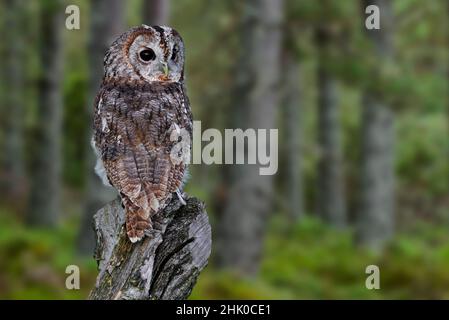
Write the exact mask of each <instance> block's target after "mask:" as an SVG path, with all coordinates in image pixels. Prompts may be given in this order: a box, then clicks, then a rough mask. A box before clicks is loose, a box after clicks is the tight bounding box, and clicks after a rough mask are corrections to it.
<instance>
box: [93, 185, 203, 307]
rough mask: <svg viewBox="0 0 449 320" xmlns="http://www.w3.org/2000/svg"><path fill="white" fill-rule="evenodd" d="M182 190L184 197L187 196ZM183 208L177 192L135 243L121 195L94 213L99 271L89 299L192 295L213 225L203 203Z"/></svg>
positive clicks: (193, 202)
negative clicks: (128, 232) (126, 228)
mask: <svg viewBox="0 0 449 320" xmlns="http://www.w3.org/2000/svg"><path fill="white" fill-rule="evenodd" d="M186 196H187V195H186V194H184V198H186ZM186 202H187V205H185V206H183V205H182V204H181V203H180V201H179V199H178V198H177V197H176V196H174V197H173V200H172V201H171V202H170V204H169V205H168V206H167V208H165V210H163V211H162V212H161V213H160V214H158V215H157V216H155V217H154V218H153V225H154V229H153V230H151V231H149V232H148V234H147V235H146V236H145V238H144V239H143V240H142V241H139V242H138V243H135V244H133V243H131V242H130V241H129V240H128V238H127V236H126V231H125V227H124V223H125V219H124V211H123V208H122V206H121V202H120V199H116V200H114V201H111V202H110V203H108V204H107V205H106V206H104V207H103V208H102V209H100V210H99V211H98V212H97V213H96V214H95V216H94V228H95V233H96V237H97V247H96V249H95V259H96V260H97V262H98V266H99V274H98V277H97V282H96V285H95V288H94V289H93V290H92V291H91V293H90V295H89V299H93V300H98V299H100V300H103V299H104V300H106V299H123V300H142V299H153V300H172V299H186V298H188V296H189V295H190V293H191V291H192V289H193V287H194V285H195V283H196V280H197V278H198V275H199V273H200V272H201V270H202V269H203V268H204V267H205V266H206V265H207V261H208V258H209V255H210V251H211V243H212V240H211V228H210V224H209V220H208V217H207V213H206V211H205V207H204V204H203V203H202V202H201V201H200V200H198V199H196V198H188V199H186Z"/></svg>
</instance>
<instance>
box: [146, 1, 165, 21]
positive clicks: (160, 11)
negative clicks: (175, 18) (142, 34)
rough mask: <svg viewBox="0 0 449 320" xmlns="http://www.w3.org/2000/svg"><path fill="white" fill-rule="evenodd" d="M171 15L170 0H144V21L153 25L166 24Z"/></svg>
mask: <svg viewBox="0 0 449 320" xmlns="http://www.w3.org/2000/svg"><path fill="white" fill-rule="evenodd" d="M169 15H170V1H169V0H143V23H144V24H147V25H153V26H161V25H166V24H167V23H168V20H169Z"/></svg>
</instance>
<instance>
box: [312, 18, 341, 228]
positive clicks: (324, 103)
mask: <svg viewBox="0 0 449 320" xmlns="http://www.w3.org/2000/svg"><path fill="white" fill-rule="evenodd" d="M329 39H330V34H329V32H328V31H327V29H326V27H325V26H324V27H322V28H319V29H318V30H317V44H318V49H319V50H320V52H319V55H320V57H319V64H318V143H319V146H320V158H319V162H318V168H319V169H318V193H317V202H318V203H317V209H318V210H317V211H318V214H319V216H320V217H321V218H322V219H323V220H324V221H326V222H328V223H329V224H331V225H333V226H337V227H343V226H344V225H345V224H346V205H345V192H344V174H343V152H342V143H341V126H340V118H339V106H338V88H337V82H336V80H335V79H334V77H333V76H332V75H331V74H330V73H329V71H328V69H327V67H326V65H325V64H326V60H327V57H328V54H327V53H328V51H329Z"/></svg>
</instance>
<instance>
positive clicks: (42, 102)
mask: <svg viewBox="0 0 449 320" xmlns="http://www.w3.org/2000/svg"><path fill="white" fill-rule="evenodd" d="M40 10H41V22H40V23H41V31H40V34H41V35H42V39H41V42H40V43H41V48H40V52H39V54H40V65H41V68H42V69H41V77H40V82H39V101H38V103H39V112H38V113H37V117H38V119H37V128H36V132H35V135H34V138H35V140H34V143H33V155H32V168H31V172H32V181H31V189H30V201H29V209H28V213H27V217H26V218H27V223H29V224H32V225H43V226H53V225H54V224H55V223H56V222H57V219H58V216H59V210H60V206H59V205H60V203H59V202H60V196H61V192H60V189H61V187H60V171H61V121H62V107H63V105H62V94H61V93H62V88H61V78H62V43H61V34H62V30H63V27H62V26H63V25H64V22H63V19H62V18H63V14H64V10H62V7H61V6H60V2H57V1H44V2H42V3H41V8H40Z"/></svg>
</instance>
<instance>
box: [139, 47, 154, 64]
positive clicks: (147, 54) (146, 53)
mask: <svg viewBox="0 0 449 320" xmlns="http://www.w3.org/2000/svg"><path fill="white" fill-rule="evenodd" d="M139 57H140V59H142V61H144V62H149V61H152V60H154V59H156V54H155V53H154V51H153V50H151V49H144V50H142V51H140V53H139Z"/></svg>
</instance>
